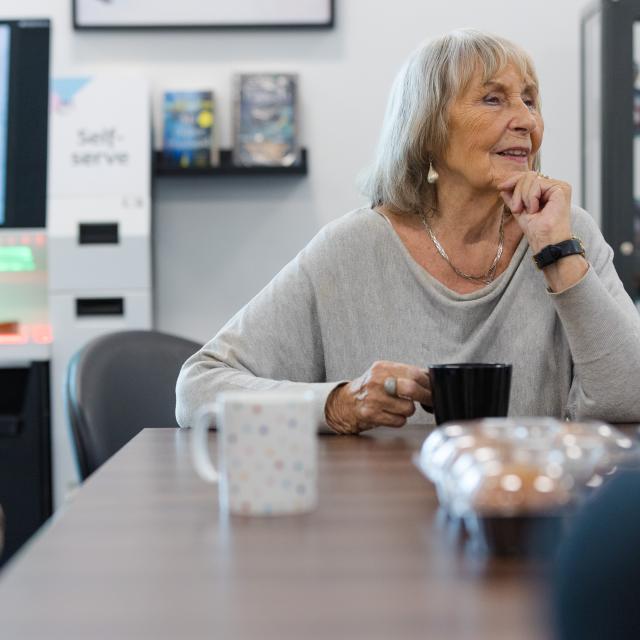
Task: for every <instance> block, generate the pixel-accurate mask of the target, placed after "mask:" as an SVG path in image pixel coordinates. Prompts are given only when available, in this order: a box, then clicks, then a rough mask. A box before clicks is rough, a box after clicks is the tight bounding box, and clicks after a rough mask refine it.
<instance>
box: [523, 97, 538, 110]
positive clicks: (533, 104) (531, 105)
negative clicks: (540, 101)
mask: <svg viewBox="0 0 640 640" xmlns="http://www.w3.org/2000/svg"><path fill="white" fill-rule="evenodd" d="M523 102H524V103H525V104H526V105H527V107H529V109H535V108H536V101H535V100H534V99H533V98H524V100H523Z"/></svg>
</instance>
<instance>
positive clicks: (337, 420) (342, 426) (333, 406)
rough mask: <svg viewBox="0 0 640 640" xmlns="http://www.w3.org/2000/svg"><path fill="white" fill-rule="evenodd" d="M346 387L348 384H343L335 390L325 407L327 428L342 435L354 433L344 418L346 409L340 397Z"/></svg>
mask: <svg viewBox="0 0 640 640" xmlns="http://www.w3.org/2000/svg"><path fill="white" fill-rule="evenodd" d="M346 385H347V383H346V382H343V383H342V384H339V385H338V386H337V387H336V388H335V389H333V390H332V391H331V393H330V394H329V395H328V396H327V401H326V402H325V405H324V418H325V421H326V423H327V426H328V427H329V428H330V429H332V430H333V431H335V432H336V433H340V434H345V433H353V432H354V431H353V429H351V428H350V425H349V423H348V421H347V420H345V418H344V409H343V407H342V402H341V397H340V396H341V392H342V390H343V389H344V387H345V386H346Z"/></svg>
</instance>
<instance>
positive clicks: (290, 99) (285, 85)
mask: <svg viewBox="0 0 640 640" xmlns="http://www.w3.org/2000/svg"><path fill="white" fill-rule="evenodd" d="M297 94H298V77H297V75H295V74H290V73H259V74H255V73H252V74H238V75H237V76H236V87H235V109H234V113H235V118H234V123H235V126H234V130H235V131H234V133H235V135H234V148H233V162H234V164H236V165H241V166H277V167H289V166H291V165H294V164H296V163H297V162H299V149H298V108H297Z"/></svg>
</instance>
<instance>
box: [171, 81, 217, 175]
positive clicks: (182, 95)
mask: <svg viewBox="0 0 640 640" xmlns="http://www.w3.org/2000/svg"><path fill="white" fill-rule="evenodd" d="M162 112H163V122H164V134H163V144H162V162H163V164H164V165H165V166H170V167H182V168H188V167H210V166H216V165H218V164H219V158H220V154H219V150H218V148H217V145H216V136H215V133H216V122H215V115H214V99H213V92H212V91H167V92H165V94H164V99H163V108H162Z"/></svg>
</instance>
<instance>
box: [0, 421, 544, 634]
mask: <svg viewBox="0 0 640 640" xmlns="http://www.w3.org/2000/svg"><path fill="white" fill-rule="evenodd" d="M426 433H427V431H426V429H425V428H421V427H409V428H405V429H402V430H392V429H383V428H381V429H377V430H375V431H371V432H368V433H367V434H365V435H362V436H351V437H338V436H322V437H321V438H320V467H319V470H320V479H319V482H320V485H319V488H320V504H319V508H318V509H317V510H316V511H315V512H313V513H310V514H307V515H297V516H277V517H271V518H269V517H262V518H261V517H258V518H256V517H254V518H250V517H238V516H234V517H224V516H222V515H221V514H220V513H219V511H218V500H217V495H216V491H215V488H214V487H213V486H211V485H207V484H205V483H204V482H202V481H201V480H199V479H198V478H197V477H196V475H195V473H194V472H193V470H192V468H191V464H190V461H189V449H188V437H189V432H187V431H178V430H171V429H146V430H144V431H143V432H141V433H140V434H139V435H138V436H137V437H136V438H135V439H134V440H132V441H131V442H130V443H129V444H128V445H127V446H125V447H124V449H122V450H121V451H120V452H119V453H118V454H117V455H116V456H115V457H114V458H112V459H111V460H110V461H109V462H107V464H106V465H104V466H103V467H102V468H101V469H99V470H98V472H97V473H96V474H94V475H93V476H92V477H91V478H90V479H89V480H88V481H87V482H86V483H85V484H84V485H83V486H82V487H81V489H80V490H79V492H78V493H77V495H76V496H75V498H74V499H73V501H72V502H71V504H70V505H69V506H68V507H67V508H65V509H64V510H63V511H62V512H59V513H58V514H57V515H56V516H55V517H54V519H53V521H51V522H50V523H49V524H48V525H47V526H46V527H45V528H44V529H43V530H42V531H41V532H40V533H39V534H38V535H37V536H36V537H35V539H34V540H33V541H32V542H31V543H30V544H29V545H27V547H26V548H25V549H24V550H23V551H22V552H21V553H19V554H18V556H17V557H16V558H15V559H14V560H13V561H12V562H11V563H10V564H9V566H8V567H7V568H6V570H5V571H4V572H3V573H2V574H0V637H2V638H7V639H9V638H10V639H12V640H20V639H22V638H29V639H32V638H33V639H35V638H38V639H40V638H47V640H57V639H60V640H74V639H76V638H77V639H82V640H89V639H90V640H99V639H103V638H104V639H107V638H108V639H109V640H121V639H124V638H136V639H141V640H142V639H146V638H149V639H151V638H154V639H163V638H167V639H169V638H171V639H191V638H194V639H196V638H198V639H199V638H202V639H205V638H206V639H207V640H211V639H214V638H221V639H225V640H228V639H235V638H252V639H260V640H271V639H273V640H276V639H277V640H288V639H296V640H313V639H316V638H318V639H320V638H322V639H331V640H354V639H360V638H362V639H364V638H366V639H367V640H374V639H384V640H400V639H405V638H406V639H411V638H420V639H426V638H428V639H429V640H439V639H447V640H457V639H466V638H469V639H473V640H482V639H484V638H487V639H489V638H490V639H491V640H501V639H505V640H506V639H508V640H525V639H526V640H533V639H539V638H548V637H549V635H550V634H548V633H547V632H546V631H545V629H544V620H545V619H546V616H545V614H544V612H543V608H542V606H541V604H540V602H542V601H543V600H542V599H539V598H538V591H539V587H538V585H539V584H541V582H542V581H541V580H539V578H541V577H542V575H543V573H544V570H543V568H541V567H540V565H537V564H535V563H533V562H530V563H526V562H524V561H516V560H502V561H496V560H493V561H488V560H486V559H482V558H480V557H478V555H477V554H472V553H470V552H469V550H468V549H466V548H465V547H464V546H463V545H461V543H460V541H459V540H458V539H456V537H455V536H453V535H452V533H451V531H450V530H449V529H448V528H447V526H446V525H444V524H443V523H442V519H441V517H440V512H439V511H438V509H437V501H436V498H435V494H434V492H433V489H432V487H431V485H430V484H429V483H428V482H427V481H426V480H425V479H424V478H423V477H422V476H421V475H420V473H419V472H418V471H417V470H416V469H415V467H414V466H413V465H412V463H411V456H412V454H413V452H415V451H416V450H417V449H418V448H419V447H420V445H421V443H422V441H423V439H424V437H425V435H426ZM210 438H211V443H212V447H215V435H214V434H211V435H210Z"/></svg>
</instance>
